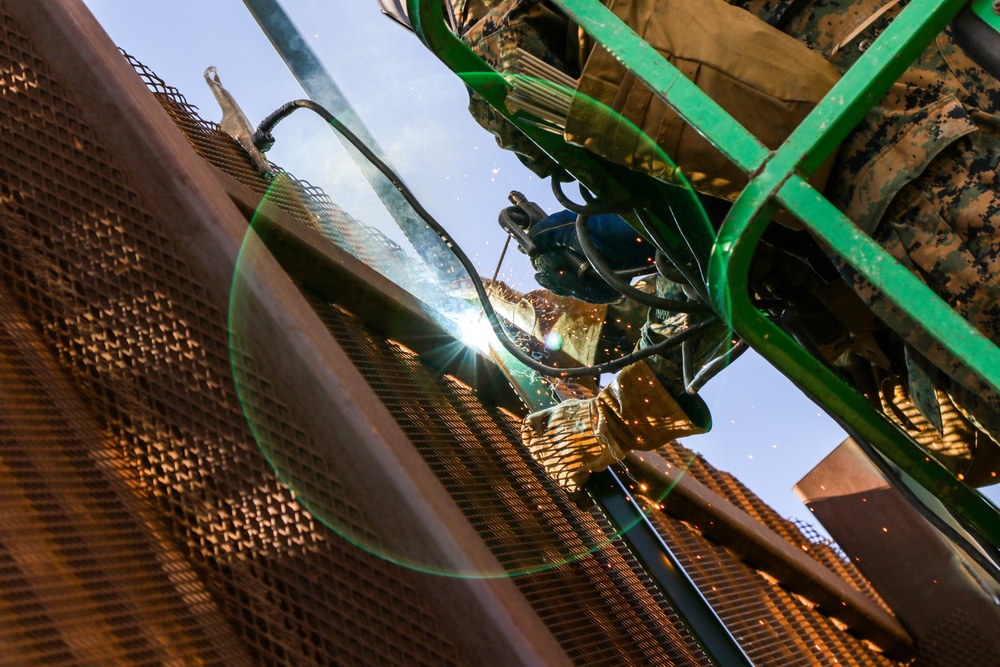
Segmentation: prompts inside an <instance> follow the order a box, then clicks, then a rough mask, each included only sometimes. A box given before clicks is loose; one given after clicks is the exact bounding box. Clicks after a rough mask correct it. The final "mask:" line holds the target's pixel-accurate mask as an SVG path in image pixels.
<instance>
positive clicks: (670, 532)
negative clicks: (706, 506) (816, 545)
mask: <svg viewBox="0 0 1000 667" xmlns="http://www.w3.org/2000/svg"><path fill="white" fill-rule="evenodd" d="M643 502H644V503H645V504H646V506H649V507H652V506H654V504H653V502H652V501H651V500H650V499H648V498H643ZM650 517H651V519H652V520H653V523H654V525H655V526H656V528H657V531H658V532H659V533H660V535H661V536H662V537H663V539H664V540H665V541H666V543H667V544H668V545H669V546H670V547H671V549H673V550H674V552H675V553H677V554H678V557H679V558H680V561H681V563H682V565H683V567H684V569H685V570H686V571H687V572H688V574H689V575H690V576H691V578H692V579H693V580H694V581H695V583H696V584H697V585H698V587H699V588H700V589H701V591H702V593H703V594H704V595H705V597H706V598H707V599H708V601H709V602H710V603H711V604H712V607H713V608H714V609H715V610H716V613H718V614H719V616H720V617H721V618H722V619H723V621H724V622H725V623H726V625H727V627H729V629H730V632H732V633H733V635H734V636H735V637H736V638H737V640H738V641H739V642H740V644H741V645H742V646H743V649H744V650H745V651H746V653H747V655H748V656H749V657H750V659H751V660H752V661H753V663H754V664H756V665H782V667H795V666H797V665H801V666H803V667H804V666H806V665H830V666H831V667H832V666H833V665H841V666H846V667H851V666H861V665H880V666H881V665H884V666H888V665H893V664H896V663H893V662H892V661H890V660H888V659H887V658H885V657H883V656H882V655H880V654H879V653H876V652H875V651H873V650H871V649H870V648H869V647H868V645H867V644H866V643H865V642H863V641H861V640H859V639H857V638H855V637H853V636H851V635H849V634H848V633H846V632H844V631H843V630H841V629H840V628H838V627H837V625H836V624H835V623H834V621H832V620H831V619H830V618H829V617H827V616H825V615H823V614H822V613H820V612H819V611H817V610H815V609H813V608H812V607H811V605H810V604H809V603H808V602H807V601H805V600H803V599H801V598H799V597H797V596H794V595H792V594H790V593H789V592H787V591H785V590H784V589H782V588H781V587H780V586H778V585H776V584H773V583H771V581H769V580H768V579H767V578H766V577H765V576H764V575H762V574H760V573H758V572H754V571H752V570H750V569H749V568H747V567H746V566H745V565H743V564H742V563H740V562H739V561H738V560H737V559H736V558H735V557H734V556H732V555H731V554H730V553H729V552H727V551H726V550H725V549H724V548H722V547H719V546H717V545H714V544H712V543H710V542H709V541H707V540H706V539H705V538H703V537H702V536H701V534H700V533H699V532H698V530H697V529H696V528H695V527H693V526H690V525H688V524H686V523H684V522H682V521H679V520H676V519H673V518H671V517H668V516H667V515H666V514H664V513H663V512H660V511H658V510H653V511H652V512H651V514H650Z"/></svg>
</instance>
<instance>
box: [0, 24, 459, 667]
mask: <svg viewBox="0 0 1000 667" xmlns="http://www.w3.org/2000/svg"><path fill="white" fill-rule="evenodd" d="M0 26H2V33H0V117H3V118H4V128H5V130H4V132H2V133H0V284H2V285H4V290H6V291H5V294H7V295H9V296H8V297H6V298H5V300H4V313H3V320H2V329H3V330H4V332H5V335H4V336H3V338H0V360H3V363H4V364H5V367H4V370H5V373H4V384H3V398H4V404H3V408H4V409H3V411H2V413H0V414H2V418H3V420H4V421H3V427H4V431H3V433H2V435H3V441H2V447H0V475H2V476H3V485H2V491H0V494H2V495H0V532H2V539H3V553H0V647H2V648H0V656H2V658H0V659H2V660H3V661H5V662H7V661H9V664H30V663H36V662H43V661H52V662H61V663H64V664H83V663H91V664H93V663H101V664H108V663H112V662H117V661H118V660H119V659H121V660H123V661H124V660H128V661H132V662H135V663H137V664H138V663H142V662H148V663H151V664H163V663H170V662H173V663H174V664H177V663H184V664H192V663H202V662H205V663H212V662H214V663H228V664H246V663H247V662H248V661H249V660H251V659H253V660H256V661H260V662H262V663H266V664H295V665H303V664H322V663H334V664H357V665H371V664H397V665H407V666H409V665H415V664H424V665H441V664H459V663H462V662H464V660H462V659H461V656H459V655H458V654H457V652H456V649H455V648H454V647H453V645H452V643H451V642H450V640H449V639H448V638H447V637H446V636H445V635H444V634H443V633H442V631H441V630H440V627H439V623H438V621H437V619H436V617H435V612H434V610H433V609H432V608H430V607H429V606H428V603H427V602H426V600H425V599H424V597H423V596H422V595H421V594H420V593H418V590H417V589H416V588H415V587H414V585H413V584H412V582H411V581H410V577H411V575H410V574H408V573H406V572H405V571H400V570H399V568H395V567H392V566H389V565H388V564H386V563H385V562H383V561H381V560H378V559H376V558H373V557H369V556H367V555H365V554H363V553H359V552H358V551H357V550H355V549H353V548H352V547H350V546H349V545H346V544H344V543H343V542H342V541H340V540H339V539H337V538H335V537H333V536H332V534H330V533H329V532H328V531H326V530H325V529H323V527H322V526H319V525H317V524H316V523H315V522H314V521H313V520H312V518H311V516H310V515H309V514H308V513H307V512H306V511H304V510H303V509H302V507H301V506H300V505H299V504H298V503H297V501H296V500H295V498H294V497H293V495H292V493H291V492H290V491H289V490H288V489H287V488H285V487H284V486H283V485H282V484H281V483H279V481H278V480H277V479H276V477H275V475H274V474H273V472H272V471H271V469H270V466H269V465H268V464H267V462H266V461H265V460H264V458H263V457H262V456H261V454H260V452H259V451H258V448H257V446H256V444H255V442H254V440H253V438H252V436H251V434H250V432H249V430H248V428H247V425H246V421H245V419H244V417H243V414H242V412H241V410H240V405H239V402H238V400H237V397H236V394H235V391H234V390H233V387H232V380H231V375H230V369H229V352H228V349H227V343H226V333H227V332H226V318H225V308H226V304H225V303H217V302H215V301H213V300H212V299H211V298H209V296H208V294H209V292H208V290H206V288H205V287H204V286H203V285H202V284H200V283H199V282H198V280H197V279H196V278H195V274H194V272H193V271H192V270H191V268H190V267H189V266H188V265H187V264H185V262H184V261H183V260H182V259H181V255H180V253H178V252H177V248H176V246H175V242H174V239H172V238H171V236H170V233H169V230H170V220H169V219H166V218H165V217H163V216H164V215H165V212H158V211H154V210H151V209H150V208H149V207H148V206H147V205H146V204H145V203H144V198H143V194H142V193H143V189H142V188H143V187H147V184H146V183H144V182H143V180H142V179H141V177H134V176H132V175H130V174H127V173H124V172H123V171H121V170H120V169H119V168H117V167H116V165H115V160H114V156H113V155H112V154H111V153H110V152H109V151H108V150H107V149H106V148H105V147H104V146H103V145H102V140H101V137H102V132H114V131H116V129H115V128H111V127H100V126H98V127H93V126H91V125H90V124H88V122H87V121H86V120H85V116H84V114H83V113H81V111H80V109H79V108H78V106H77V105H76V104H75V103H74V101H73V99H74V94H73V92H72V88H71V87H70V86H69V85H67V82H60V81H56V80H54V79H53V77H52V75H51V74H50V70H49V68H48V66H47V64H46V62H45V60H44V58H43V57H41V56H40V55H39V54H38V53H36V52H35V50H34V48H33V46H32V45H31V43H30V42H29V40H28V39H27V38H26V37H25V35H24V34H23V32H22V31H21V30H20V29H19V27H18V25H17V22H16V21H15V18H14V17H13V16H12V15H10V14H9V13H4V12H2V11H0ZM62 57H70V54H69V53H68V52H67V53H64V54H63V56H62ZM68 83H71V82H68ZM32 335H34V336H37V340H32V339H31V336H32ZM18 355H21V356H20V357H19V356H18ZM18 359H21V361H19V362H18V364H17V367H16V369H15V370H11V371H8V370H7V366H12V365H15V364H14V361H13V360H18ZM12 378H13V379H12ZM15 380H16V381H15ZM60 381H61V382H62V383H63V385H64V386H68V387H71V388H70V389H63V390H59V391H57V388H58V387H59V382H60ZM261 384H262V386H263V385H264V384H265V383H263V382H262V383H261ZM262 391H267V388H266V387H264V388H263V389H262ZM60 392H61V393H60ZM264 397H265V399H266V400H267V402H268V403H269V404H270V405H272V406H273V410H274V414H275V423H277V424H279V425H280V426H281V427H283V428H285V429H287V430H288V432H290V433H294V432H295V431H294V427H293V425H291V424H288V423H287V422H285V423H284V424H282V421H281V418H282V414H283V408H284V406H283V403H282V397H281V396H279V395H277V394H276V392H274V391H270V393H266V394H264ZM12 420H13V421H12ZM303 445H304V446H308V443H303ZM327 481H328V482H329V483H330V485H331V488H336V478H335V476H334V475H333V474H332V472H331V474H330V475H329V476H328V479H327ZM345 506H346V507H347V508H348V511H352V512H359V511H360V510H359V509H358V508H356V507H351V506H350V503H348V502H346V501H345ZM206 591H207V592H208V593H209V594H210V599H209V598H208V597H207V596H206V594H205V592H206ZM8 648H9V649H10V650H8ZM248 656H252V657H251V658H248Z"/></svg>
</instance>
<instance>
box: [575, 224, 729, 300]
mask: <svg viewBox="0 0 1000 667" xmlns="http://www.w3.org/2000/svg"><path fill="white" fill-rule="evenodd" d="M589 219H590V218H589V217H588V216H586V215H584V214H582V213H580V214H578V215H577V216H576V236H577V238H578V239H580V248H581V249H582V250H583V254H584V256H585V257H586V258H587V261H588V262H590V265H591V266H592V267H594V271H596V272H597V275H599V276H600V277H601V278H602V279H603V280H604V282H606V283H607V284H608V285H610V286H611V287H612V288H613V289H615V290H617V291H618V292H621V293H622V294H624V295H625V296H626V297H628V298H630V299H632V300H633V301H636V302H638V303H641V304H642V305H644V306H649V307H650V308H660V309H662V310H669V311H672V312H676V313H711V312H712V309H711V308H710V307H709V306H708V305H707V304H704V303H699V302H697V301H674V300H672V299H664V298H663V297H659V296H656V295H655V294H649V293H647V292H643V291H642V290H638V289H636V288H635V287H632V285H631V284H630V283H629V282H628V281H627V280H624V279H622V278H621V277H620V276H619V275H618V274H616V273H615V272H614V271H613V270H612V269H611V267H610V266H608V265H607V263H606V262H605V261H604V256H603V255H601V252H600V251H599V250H598V249H597V246H595V245H594V240H593V239H592V238H591V237H590V228H589V227H587V221H588V220H589Z"/></svg>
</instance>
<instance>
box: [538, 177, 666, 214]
mask: <svg viewBox="0 0 1000 667" xmlns="http://www.w3.org/2000/svg"><path fill="white" fill-rule="evenodd" d="M550 181H551V183H552V194H553V195H555V198H556V200H557V201H558V202H559V204H560V205H562V206H563V208H565V209H566V210H567V211H570V212H572V213H576V214H578V215H581V214H582V215H605V214H608V213H622V212H625V211H631V210H632V209H634V208H642V207H644V206H646V203H645V202H644V201H642V200H641V199H626V200H624V201H620V202H614V203H611V204H594V203H587V204H578V203H576V202H575V201H573V200H572V199H570V198H569V197H567V196H566V193H565V192H563V190H562V184H563V183H569V182H570V179H569V178H568V176H567V175H566V172H564V171H557V172H556V173H554V174H552V176H551V177H550Z"/></svg>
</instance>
